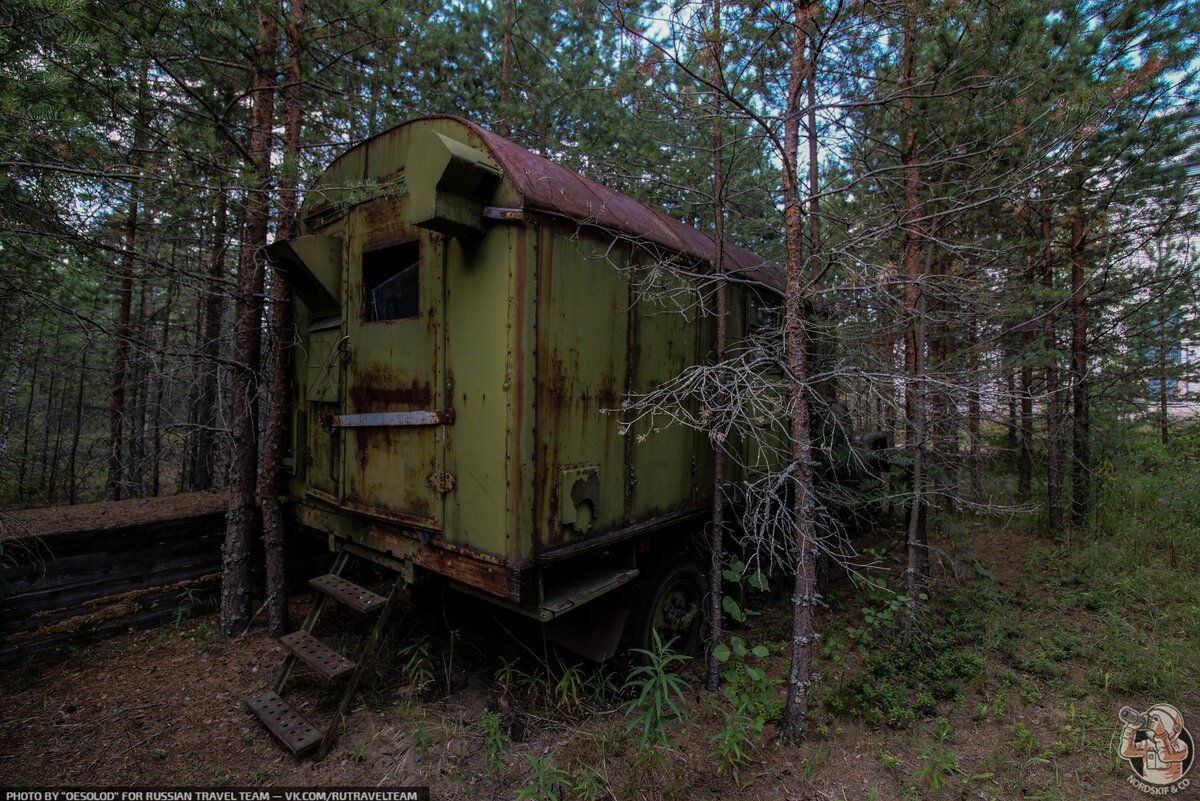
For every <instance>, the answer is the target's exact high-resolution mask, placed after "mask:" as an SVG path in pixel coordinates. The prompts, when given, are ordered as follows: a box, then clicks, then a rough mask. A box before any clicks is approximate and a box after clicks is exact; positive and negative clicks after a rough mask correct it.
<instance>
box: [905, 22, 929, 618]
mask: <svg viewBox="0 0 1200 801" xmlns="http://www.w3.org/2000/svg"><path fill="white" fill-rule="evenodd" d="M916 17H917V14H916V9H915V8H913V6H912V4H908V5H906V6H905V9H904V24H903V53H902V57H901V61H902V65H901V70H902V73H903V74H902V77H901V90H900V110H901V118H902V120H903V122H902V134H901V136H902V143H901V160H902V162H903V168H904V214H903V218H902V219H903V221H902V223H901V225H902V228H903V230H904V255H903V259H904V274H905V276H906V279H907V281H906V283H905V285H904V308H905V311H906V312H907V314H908V315H909V322H908V331H907V332H906V336H905V340H904V346H905V347H904V367H905V374H906V376H907V380H906V381H905V387H904V413H905V420H904V429H905V439H906V445H907V446H908V448H909V450H910V452H911V453H912V469H913V505H912V511H911V514H910V516H909V525H908V567H907V571H906V579H905V587H906V591H907V593H908V597H909V598H911V599H913V600H914V601H916V602H918V603H920V604H922V605H923V604H924V599H923V598H922V596H924V597H925V598H928V590H929V586H928V585H929V543H928V534H927V532H926V526H925V510H924V505H925V499H924V497H923V486H922V485H923V476H922V471H923V469H924V453H923V451H924V450H925V446H926V443H925V399H924V391H923V382H924V377H925V358H924V350H925V322H924V316H925V315H924V305H925V293H924V291H923V287H922V281H923V275H922V265H921V259H920V251H921V240H922V236H921V224H920V222H919V218H920V215H921V194H920V192H921V166H920V162H919V158H920V155H919V152H918V148H917V143H916V139H917V130H916V120H915V115H914V105H915V96H916V46H917V44H916V37H917V31H916V25H917V19H916Z"/></svg>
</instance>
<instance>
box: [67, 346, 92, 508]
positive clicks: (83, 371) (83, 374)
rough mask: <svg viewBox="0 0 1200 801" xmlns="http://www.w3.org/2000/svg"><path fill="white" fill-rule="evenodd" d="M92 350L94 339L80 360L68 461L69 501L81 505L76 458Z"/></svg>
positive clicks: (85, 347) (84, 349)
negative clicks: (89, 356)
mask: <svg viewBox="0 0 1200 801" xmlns="http://www.w3.org/2000/svg"><path fill="white" fill-rule="evenodd" d="M91 349H92V339H91V337H88V338H87V339H86V340H85V341H84V344H83V354H82V355H81V356H80V358H79V389H78V390H77V391H76V393H75V420H74V424H73V426H72V429H71V455H70V457H69V458H68V459H67V492H68V496H67V500H68V502H69V503H79V479H78V477H77V475H76V470H77V468H76V461H75V460H76V458H77V457H78V455H79V437H80V435H81V434H82V432H83V393H84V388H85V387H86V385H87V370H88V355H89V354H90V352H91Z"/></svg>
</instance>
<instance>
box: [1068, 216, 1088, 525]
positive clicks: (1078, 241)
mask: <svg viewBox="0 0 1200 801" xmlns="http://www.w3.org/2000/svg"><path fill="white" fill-rule="evenodd" d="M1079 203H1080V201H1079V199H1078V198H1076V205H1075V208H1074V209H1073V210H1072V212H1071V385H1072V386H1071V389H1072V395H1071V422H1072V428H1071V436H1072V440H1071V450H1072V456H1073V459H1072V463H1071V527H1072V528H1074V529H1079V528H1082V527H1083V526H1085V525H1086V524H1087V520H1088V515H1089V513H1090V511H1091V449H1090V442H1089V437H1090V435H1091V432H1090V425H1089V420H1088V416H1089V399H1088V391H1089V388H1088V369H1087V362H1088V345H1087V326H1088V316H1087V285H1086V282H1085V275H1084V257H1085V252H1084V249H1085V247H1086V239H1085V234H1084V227H1083V209H1082V208H1080V205H1079Z"/></svg>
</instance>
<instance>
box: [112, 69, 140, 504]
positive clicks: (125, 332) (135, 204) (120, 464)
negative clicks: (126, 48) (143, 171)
mask: <svg viewBox="0 0 1200 801" xmlns="http://www.w3.org/2000/svg"><path fill="white" fill-rule="evenodd" d="M147 69H148V68H147V67H146V66H145V65H143V67H142V74H141V77H140V78H139V84H138V113H137V115H136V116H137V120H136V122H135V123H134V125H135V127H134V134H133V151H132V152H131V153H130V157H131V158H130V161H131V162H133V163H135V164H139V163H141V161H142V158H143V150H144V144H143V142H144V137H145V125H144V124H143V122H144V120H143V117H144V114H145V107H146V102H147V96H148V95H147V93H148V89H147V83H148V77H147ZM138 173H139V171H136V170H135V177H133V178H131V179H130V181H129V205H128V210H127V211H126V215H125V252H124V253H122V254H121V262H120V267H119V273H118V283H117V287H118V288H117V324H116V327H115V329H114V330H113V336H114V337H115V339H116V342H115V343H114V349H113V371H112V384H111V385H110V387H111V389H110V391H109V395H108V478H107V480H106V482H105V489H104V498H105V500H109V501H116V500H120V498H121V495H122V488H123V486H124V483H125V441H124V433H125V411H126V409H125V390H126V377H127V374H128V371H129V335H130V315H131V314H132V312H133V272H134V253H135V252H136V248H137V229H138V208H139V206H140V205H141V200H140V191H141V189H140V182H141V179H140V177H136V176H137V175H138Z"/></svg>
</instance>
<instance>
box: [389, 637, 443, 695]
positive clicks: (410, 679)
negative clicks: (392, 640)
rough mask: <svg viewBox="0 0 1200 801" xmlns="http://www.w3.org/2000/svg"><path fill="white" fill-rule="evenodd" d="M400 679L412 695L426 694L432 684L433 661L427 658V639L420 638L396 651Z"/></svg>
mask: <svg viewBox="0 0 1200 801" xmlns="http://www.w3.org/2000/svg"><path fill="white" fill-rule="evenodd" d="M397 656H398V657H399V659H400V678H401V680H402V681H403V682H404V685H405V686H406V687H408V688H409V690H411V691H412V692H413V693H415V694H417V695H420V694H422V693H425V692H428V691H429V688H430V687H432V686H433V684H434V681H435V679H434V673H433V660H431V659H430V657H429V638H428V637H420V638H418V639H415V640H413V641H412V642H410V643H407V644H406V645H402V646H401V647H400V648H398V649H397Z"/></svg>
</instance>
